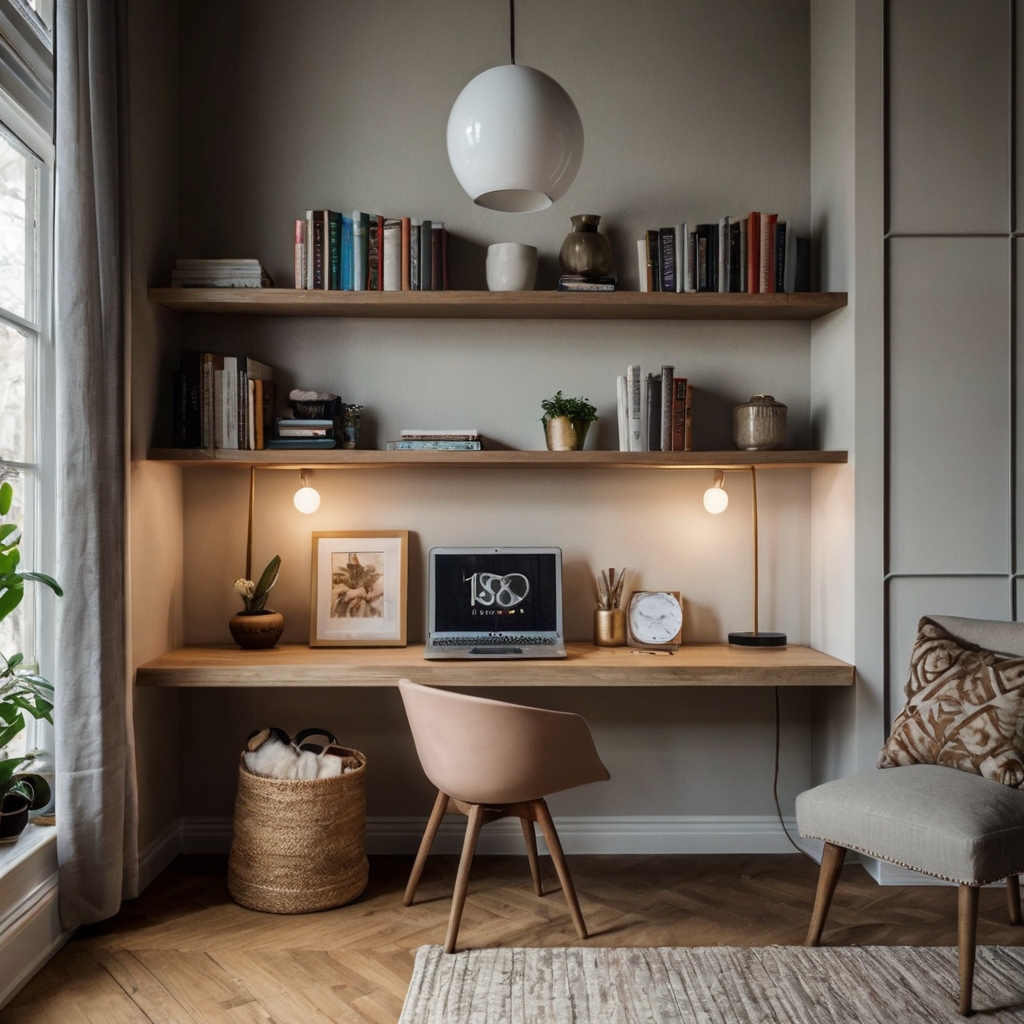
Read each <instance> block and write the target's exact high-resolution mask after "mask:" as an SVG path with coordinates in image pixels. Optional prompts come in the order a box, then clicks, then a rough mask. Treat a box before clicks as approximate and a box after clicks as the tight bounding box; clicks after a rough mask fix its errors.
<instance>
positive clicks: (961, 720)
mask: <svg viewBox="0 0 1024 1024" xmlns="http://www.w3.org/2000/svg"><path fill="white" fill-rule="evenodd" d="M904 692H905V693H906V695H907V703H906V706H905V707H904V708H903V710H902V711H901V712H900V713H899V715H897V717H896V721H895V722H893V724H892V733H891V734H890V736H889V739H888V741H887V742H886V744H885V746H884V747H883V748H882V753H881V756H880V757H879V760H878V767H879V768H895V767H896V766H897V765H905V764H941V765H946V766H947V767H949V768H959V769H960V770H961V771H964V772H973V773H974V774H975V775H983V776H984V777H985V778H986V779H994V780H995V781H996V782H1001V783H1003V785H1004V786H1014V787H1016V788H1021V786H1022V784H1024V658H1018V657H1011V656H1009V655H1005V654H994V653H993V652H992V651H986V650H984V649H983V648H980V647H976V646H974V645H973V644H969V643H967V642H965V641H963V640H958V639H957V638H956V637H954V636H951V635H950V634H949V633H947V632H946V630H944V629H943V628H942V627H941V626H940V625H939V624H938V623H937V622H933V621H932V620H931V619H928V618H924V619H922V620H921V621H920V623H918V627H917V642H916V643H915V644H914V653H913V654H912V655H911V657H910V678H909V679H908V680H907V685H906V688H905V690H904Z"/></svg>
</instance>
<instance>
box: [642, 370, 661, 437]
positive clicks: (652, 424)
mask: <svg viewBox="0 0 1024 1024" xmlns="http://www.w3.org/2000/svg"><path fill="white" fill-rule="evenodd" d="M646 391H647V394H646V403H645V405H646V426H647V435H646V438H647V443H646V444H645V445H644V451H646V452H660V451H661V374H659V373H649V374H647V389H646Z"/></svg>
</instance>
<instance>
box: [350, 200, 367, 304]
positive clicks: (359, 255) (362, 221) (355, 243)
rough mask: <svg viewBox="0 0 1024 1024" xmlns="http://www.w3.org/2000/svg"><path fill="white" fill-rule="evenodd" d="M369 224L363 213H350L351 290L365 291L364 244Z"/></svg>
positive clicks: (356, 211) (358, 211)
mask: <svg viewBox="0 0 1024 1024" xmlns="http://www.w3.org/2000/svg"><path fill="white" fill-rule="evenodd" d="M368 228H369V222H368V219H367V216H366V214H365V213H363V212H361V211H360V210H353V211H352V289H353V291H357V292H362V291H366V242H367V233H368Z"/></svg>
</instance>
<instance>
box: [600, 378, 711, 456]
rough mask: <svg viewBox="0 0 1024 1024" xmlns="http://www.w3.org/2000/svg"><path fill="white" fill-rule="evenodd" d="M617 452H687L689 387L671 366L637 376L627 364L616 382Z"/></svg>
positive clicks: (690, 411)
mask: <svg viewBox="0 0 1024 1024" xmlns="http://www.w3.org/2000/svg"><path fill="white" fill-rule="evenodd" d="M617 385H618V387H617V391H616V397H617V398H618V411H619V451H620V452H688V451H690V449H691V439H692V438H691V435H692V430H693V389H692V388H691V386H690V384H689V382H688V381H687V379H686V378H685V377H676V376H675V367H674V366H663V367H662V368H661V372H660V373H649V374H647V377H646V380H642V379H641V374H640V367H639V366H630V367H629V368H628V369H627V370H626V374H625V376H622V377H619V378H618V381H617Z"/></svg>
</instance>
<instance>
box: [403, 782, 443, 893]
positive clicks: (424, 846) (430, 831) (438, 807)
mask: <svg viewBox="0 0 1024 1024" xmlns="http://www.w3.org/2000/svg"><path fill="white" fill-rule="evenodd" d="M447 810H448V794H447V793H442V792H441V790H438V791H437V799H436V800H435V801H434V809H433V810H432V811H431V812H430V818H429V819H428V820H427V828H426V831H425V832H424V833H423V838H422V839H421V840H420V848H419V850H418V851H417V853H416V860H415V862H414V863H413V866H412V872H411V873H410V875H409V881H408V883H407V884H406V886H405V899H404V903H405V905H406V906H407V907H408V906H410V905H411V904H412V901H413V899H414V897H415V896H416V887H417V886H418V885H419V884H420V877H421V876H422V875H423V868H424V866H425V865H426V863H427V857H428V855H429V854H430V848H431V846H433V845H434V837H435V836H436V835H437V830H438V828H439V827H440V825H441V819H442V818H443V817H444V815H445V811H447Z"/></svg>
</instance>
